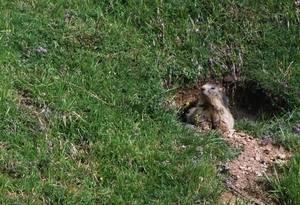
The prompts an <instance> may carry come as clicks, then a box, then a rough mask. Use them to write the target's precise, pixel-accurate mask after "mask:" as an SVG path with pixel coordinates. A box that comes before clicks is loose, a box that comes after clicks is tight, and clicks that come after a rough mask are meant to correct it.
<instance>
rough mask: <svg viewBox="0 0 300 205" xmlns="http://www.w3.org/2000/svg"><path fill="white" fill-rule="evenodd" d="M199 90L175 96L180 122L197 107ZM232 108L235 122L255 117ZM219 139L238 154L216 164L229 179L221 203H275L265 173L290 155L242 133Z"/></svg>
mask: <svg viewBox="0 0 300 205" xmlns="http://www.w3.org/2000/svg"><path fill="white" fill-rule="evenodd" d="M200 87H201V85H197V86H194V87H193V88H182V89H181V90H180V91H179V92H178V93H177V94H176V96H175V98H174V100H175V104H176V106H179V107H181V108H182V110H183V111H182V116H181V118H182V120H183V121H184V120H185V119H184V118H185V113H186V111H187V110H188V109H189V108H190V107H193V106H194V105H195V104H196V101H197V99H198V95H199V91H200ZM225 92H226V90H225ZM231 109H232V113H233V115H234V118H235V120H239V119H244V118H247V119H250V120H253V119H256V117H257V116H255V115H254V114H253V113H251V112H247V109H244V108H241V106H239V105H237V106H234V107H232V108H231ZM222 137H223V139H224V140H225V141H227V142H228V143H229V144H230V145H231V146H232V147H233V148H235V149H238V150H241V152H240V154H239V156H238V157H237V158H235V159H234V160H232V161H228V162H225V163H224V164H222V165H217V167H218V169H219V170H220V174H222V173H226V174H229V176H230V177H229V178H227V180H225V182H224V183H226V185H227V187H228V188H229V190H230V191H229V192H226V193H224V194H223V195H222V196H221V197H220V204H226V205H227V204H230V205H231V204H232V205H233V204H237V203H239V202H246V201H247V202H249V204H259V205H262V204H271V205H272V204H274V203H273V202H272V200H271V199H270V198H269V197H268V193H267V190H266V179H265V177H264V174H265V173H266V171H267V170H268V168H269V167H270V166H271V165H273V164H282V163H285V162H286V160H287V159H288V157H290V156H291V153H290V152H288V151H287V150H285V149H284V148H283V147H281V146H278V145H276V144H275V142H274V141H273V139H272V138H271V137H270V136H265V137H263V138H262V139H257V138H254V137H252V136H250V135H248V134H246V133H244V132H242V131H235V130H231V131H230V132H227V133H223V134H222Z"/></svg>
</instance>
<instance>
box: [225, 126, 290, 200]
mask: <svg viewBox="0 0 300 205" xmlns="http://www.w3.org/2000/svg"><path fill="white" fill-rule="evenodd" d="M222 136H223V139H224V140H225V141H228V142H229V143H230V144H231V146H233V147H235V148H241V149H242V150H243V151H242V152H241V154H240V155H239V156H238V157H237V158H236V159H235V160H233V161H229V162H227V163H226V164H225V165H224V166H225V167H226V169H228V171H229V173H230V175H231V178H230V179H228V180H226V185H227V186H228V187H229V188H230V189H232V191H233V192H235V193H236V194H238V195H240V196H242V197H243V198H245V199H246V200H248V201H250V202H253V203H254V204H260V205H262V204H274V203H273V202H272V200H271V199H270V198H269V197H268V194H267V192H266V191H267V190H266V185H265V183H266V181H265V178H264V174H265V173H266V172H267V169H268V168H269V167H270V166H271V165H273V164H278V165H280V164H283V163H285V162H286V160H287V159H288V157H290V156H291V153H290V152H289V151H287V150H285V149H284V148H283V147H281V146H279V145H276V144H275V142H274V141H273V140H272V138H271V137H270V136H265V137H264V138H263V139H262V140H259V139H256V138H253V137H252V136H250V135H247V134H245V133H243V132H233V131H232V132H231V133H226V134H223V135H222Z"/></svg>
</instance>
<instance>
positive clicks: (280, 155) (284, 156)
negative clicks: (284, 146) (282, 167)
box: [278, 153, 286, 159]
mask: <svg viewBox="0 0 300 205" xmlns="http://www.w3.org/2000/svg"><path fill="white" fill-rule="evenodd" d="M278 157H279V159H285V158H286V155H285V154H281V153H279V154H278Z"/></svg>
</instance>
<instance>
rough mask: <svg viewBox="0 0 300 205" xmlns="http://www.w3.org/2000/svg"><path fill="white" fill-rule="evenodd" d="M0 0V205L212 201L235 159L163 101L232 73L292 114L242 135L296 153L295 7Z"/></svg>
mask: <svg viewBox="0 0 300 205" xmlns="http://www.w3.org/2000/svg"><path fill="white" fill-rule="evenodd" d="M0 2H1V3H0V9H1V20H0V44H1V46H0V69H1V71H0V78H1V87H0V116H1V117H0V118H1V120H0V127H1V130H2V131H1V134H0V152H1V154H0V162H1V163H0V193H1V199H0V203H1V204H195V203H199V204H216V202H217V200H218V198H219V196H220V193H221V192H222V191H224V190H225V186H223V184H222V182H220V181H219V180H218V178H217V177H216V175H217V170H216V167H215V165H216V164H217V163H218V162H219V161H226V160H227V159H229V158H232V157H233V156H234V151H232V150H230V148H229V146H228V145H227V144H226V143H225V142H223V141H222V140H221V139H219V135H218V134H217V133H215V132H209V133H200V134H199V133H198V134H197V133H194V132H193V131H190V130H189V129H187V128H185V127H184V126H182V124H181V122H180V120H179V119H178V115H177V114H178V113H177V110H175V109H173V108H167V107H166V105H165V104H166V103H165V102H166V101H167V100H168V99H170V98H171V97H172V96H173V95H174V93H175V91H176V88H177V87H178V86H180V85H182V84H188V85H192V84H193V83H194V82H196V81H197V80H199V79H200V80H202V79H205V78H206V77H212V78H214V77H215V78H217V77H220V76H223V75H226V74H228V73H231V72H232V71H233V70H234V71H235V72H236V74H241V73H242V74H243V76H246V77H245V81H246V82H251V83H252V84H253V82H255V85H257V87H254V88H253V89H263V90H264V91H265V92H266V93H268V94H269V95H270V96H271V97H272V99H273V101H272V102H273V103H274V105H275V106H280V105H282V104H284V105H285V108H287V109H289V110H290V112H291V113H292V114H291V113H289V114H286V115H282V116H278V117H277V119H274V120H271V122H269V121H268V122H259V123H257V122H249V123H247V121H246V122H240V123H239V124H238V127H239V128H245V130H249V132H251V133H253V134H255V135H256V136H257V137H263V136H264V135H266V134H270V133H271V134H273V135H274V137H275V138H276V139H277V140H278V143H282V144H284V145H285V146H286V147H288V148H290V149H291V150H293V151H295V152H297V151H299V148H300V144H299V143H298V140H297V138H298V135H299V134H297V133H295V131H294V130H293V127H294V126H295V124H297V123H299V119H300V114H299V113H300V112H299V110H298V109H296V108H295V107H297V106H299V93H298V92H299V79H300V73H299V71H300V69H299V67H300V58H299V54H300V53H299V45H300V44H299V38H298V37H299V29H298V28H299V16H298V15H299V9H300V8H299V7H296V6H295V5H294V4H293V2H292V1H291V2H288V1H278V2H273V1H265V2H264V3H258V2H257V1H250V2H248V3H244V2H243V1H222V2H219V1H214V0H206V1H201V2H199V1H192V0H186V1H181V0H172V1H168V2H164V1H158V0H157V1H138V2H137V1H132V0H129V1H121V0H120V1H119V0H118V1H109V0H105V1H92V0H90V1H84V2H83V1H62V0H57V1H49V0H42V1H35V0H32V1H4V0H2V1H0ZM39 47H42V48H44V49H46V50H47V52H38V48H39ZM163 84H164V85H165V86H166V87H167V89H166V88H164V87H163V86H162V85H163ZM283 101H284V103H282V102H283ZM279 122H280V123H281V126H280V127H278V126H277V125H278V123H279ZM252 128H254V129H252ZM199 150H200V151H199ZM287 166H288V167H289V166H291V167H293V166H294V165H293V164H291V165H287ZM287 169H289V168H287ZM282 177H283V179H282V180H279V181H278V182H277V184H276V185H277V186H275V189H276V190H279V188H280V187H283V186H285V182H286V180H285V179H288V178H289V177H292V176H289V172H283V174H282ZM296 189H298V190H299V185H297V184H295V185H294V186H288V187H287V188H286V190H287V192H288V193H292V192H293V191H295V190H296ZM276 193H277V192H276ZM280 193H281V192H280ZM275 198H276V197H275ZM282 200H284V201H282ZM280 202H283V203H286V204H287V203H289V204H293V203H294V202H295V203H294V204H297V203H296V201H293V195H287V197H286V198H283V199H280Z"/></svg>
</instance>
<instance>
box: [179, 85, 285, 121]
mask: <svg viewBox="0 0 300 205" xmlns="http://www.w3.org/2000/svg"><path fill="white" fill-rule="evenodd" d="M206 83H214V82H211V81H208V82H201V83H198V84H197V85H195V86H193V87H187V86H183V87H182V88H181V89H180V90H179V91H178V92H177V94H176V97H175V102H176V104H177V105H180V107H181V112H180V119H181V120H182V121H183V122H186V115H187V113H188V111H189V109H191V108H192V107H195V106H196V104H197V100H198V96H199V93H200V89H201V86H202V85H204V84H206ZM214 84H217V85H219V86H220V87H222V88H223V90H224V92H225V93H226V95H227V97H228V98H229V104H230V110H231V113H232V115H233V117H234V119H235V120H237V121H239V120H242V119H248V120H257V121H259V120H263V119H264V120H265V119H269V118H271V117H273V116H274V115H276V114H278V112H277V111H278V110H279V109H278V107H281V106H283V107H284V102H279V101H277V102H275V101H274V96H272V94H270V93H268V92H267V91H264V90H263V89H259V88H258V86H257V85H256V84H255V83H245V82H234V83H233V82H231V83H222V84H220V83H214Z"/></svg>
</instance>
